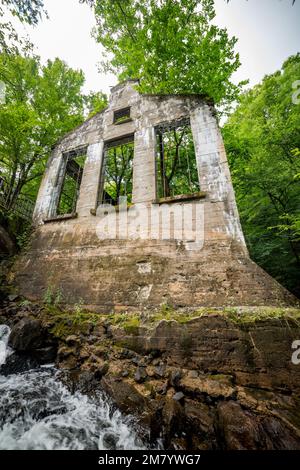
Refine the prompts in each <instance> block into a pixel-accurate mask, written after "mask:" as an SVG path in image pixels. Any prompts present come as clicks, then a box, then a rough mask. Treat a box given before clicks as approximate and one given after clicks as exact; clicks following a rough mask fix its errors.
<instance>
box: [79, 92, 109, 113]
mask: <svg viewBox="0 0 300 470" xmlns="http://www.w3.org/2000/svg"><path fill="white" fill-rule="evenodd" d="M85 102H86V107H87V112H88V118H90V117H92V116H94V115H95V114H97V113H99V112H100V111H102V110H103V109H105V108H106V107H107V104H108V100H107V95H106V94H105V93H103V92H102V91H97V92H90V93H89V94H88V95H87V96H86V98H85Z"/></svg>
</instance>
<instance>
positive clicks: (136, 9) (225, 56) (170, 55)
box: [85, 0, 241, 105]
mask: <svg viewBox="0 0 300 470" xmlns="http://www.w3.org/2000/svg"><path fill="white" fill-rule="evenodd" d="M85 1H86V2H87V3H89V4H90V5H92V6H93V7H94V11H95V15H96V19H97V28H96V32H95V35H96V38H97V40H98V42H100V43H101V44H102V45H103V46H104V49H105V51H106V53H107V60H106V61H105V62H103V63H102V65H103V68H104V69H105V70H106V71H112V72H113V73H117V74H118V75H119V79H120V80H124V79H127V78H140V79H141V84H140V91H142V92H149V93H199V94H203V95H206V96H208V97H210V98H211V99H213V100H214V102H215V103H216V104H222V105H224V104H228V103H230V102H232V101H233V100H234V99H235V98H236V97H237V94H238V92H239V90H240V85H241V84H239V85H235V84H233V83H232V81H231V76H232V73H233V72H234V71H235V70H237V68H238V67H239V65H240V61H239V56H238V54H237V53H235V52H234V46H235V43H236V41H237V40H236V38H229V36H228V34H227V31H226V29H222V28H219V27H218V26H216V25H214V24H213V23H212V21H213V19H214V17H215V11H214V2H213V0H115V1H114V2H113V8H112V2H111V1H110V0H85Z"/></svg>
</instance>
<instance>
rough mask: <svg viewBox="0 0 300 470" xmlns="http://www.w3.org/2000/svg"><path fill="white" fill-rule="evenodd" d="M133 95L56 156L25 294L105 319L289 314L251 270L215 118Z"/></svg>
mask: <svg viewBox="0 0 300 470" xmlns="http://www.w3.org/2000/svg"><path fill="white" fill-rule="evenodd" d="M136 85H137V83H136V82H135V81H133V80H128V81H126V82H124V83H121V84H119V85H117V86H115V87H114V88H113V89H112V91H111V96H110V101H109V105H108V107H107V108H106V109H105V110H103V111H102V112H100V113H98V114H96V115H95V116H93V117H91V118H90V119H88V120H87V121H85V122H84V123H83V124H82V125H80V126H79V127H77V128H76V129H74V130H73V131H71V132H69V133H68V134H67V135H66V136H65V137H64V138H62V139H61V140H60V141H59V142H58V143H57V145H56V146H55V148H54V150H53V153H52V155H51V157H50V159H49V161H48V164H47V167H46V171H45V174H44V178H43V180H42V183H41V186H40V190H39V194H38V198H37V201H36V206H35V211H34V223H35V226H36V228H35V231H34V234H33V237H32V241H31V245H30V247H29V249H28V250H27V252H26V253H25V254H23V256H22V257H21V259H20V261H19V265H18V269H17V275H16V283H17V285H18V286H19V289H20V291H21V293H23V294H26V296H27V297H29V298H32V299H41V298H43V297H44V295H45V292H46V291H47V289H48V290H49V289H50V290H51V292H52V293H54V294H55V292H60V293H61V295H62V296H63V300H64V302H66V303H67V304H75V303H78V302H81V303H82V304H83V305H85V306H86V307H87V308H89V309H93V310H95V311H101V312H109V311H122V310H124V311H126V310H140V309H143V308H156V307H159V306H160V305H162V304H168V305H171V306H173V307H177V308H178V307H193V308H197V307H200V306H229V305H287V304H291V303H293V302H294V298H293V296H292V295H291V294H290V293H289V292H288V291H286V290H285V289H284V288H283V287H282V286H280V285H279V284H278V283H277V282H276V281H275V280H274V279H272V278H271V277H270V276H269V275H268V274H267V273H265V272H264V271H263V270H262V269H261V268H260V267H258V266H257V265H256V264H255V263H254V262H253V261H251V260H250V258H249V255H248V251H247V248H246V244H245V240H244V236H243V232H242V229H241V225H240V221H239V215H238V211H237V206H236V202H235V196H234V191H233V187H232V183H231V177H230V172H229V167H228V163H227V159H226V153H225V149H224V145H223V141H222V137H221V133H220V130H219V127H218V124H217V120H216V116H215V111H214V108H213V106H212V105H211V104H210V103H209V102H207V101H206V100H205V99H204V98H203V97H201V96H198V95H149V94H140V93H138V92H137V91H136Z"/></svg>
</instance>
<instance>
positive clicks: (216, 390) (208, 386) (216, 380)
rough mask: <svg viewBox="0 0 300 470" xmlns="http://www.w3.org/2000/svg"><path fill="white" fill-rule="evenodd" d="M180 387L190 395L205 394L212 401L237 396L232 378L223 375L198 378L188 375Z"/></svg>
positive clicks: (200, 376)
mask: <svg viewBox="0 0 300 470" xmlns="http://www.w3.org/2000/svg"><path fill="white" fill-rule="evenodd" d="M180 387H181V388H182V390H183V391H184V392H185V393H187V394H188V395H195V394H196V395H197V394H201V393H205V394H206V395H207V396H208V398H210V399H216V398H218V397H225V398H229V397H232V396H234V394H235V388H234V386H233V385H232V377H231V376H226V375H222V374H216V375H199V376H198V377H196V378H191V376H190V374H188V375H187V376H185V377H183V378H182V380H181V382H180Z"/></svg>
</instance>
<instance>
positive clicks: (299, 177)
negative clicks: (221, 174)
mask: <svg viewBox="0 0 300 470" xmlns="http://www.w3.org/2000/svg"><path fill="white" fill-rule="evenodd" d="M299 77H300V54H297V55H295V56H291V57H290V58H289V59H288V60H286V61H285V63H284V64H283V66H282V69H281V70H280V71H277V72H276V73H274V74H272V75H269V76H266V77H265V78H264V80H263V81H262V83H261V84H259V85H256V86H255V87H254V88H252V89H251V90H249V91H248V92H246V93H244V94H243V95H242V97H241V99H240V104H239V106H238V107H237V109H236V110H235V112H234V113H233V114H232V116H231V117H230V118H229V120H228V122H227V123H226V125H225V126H224V129H223V135H224V139H225V145H226V149H227V154H228V158H229V162H230V165H231V172H232V177H233V183H234V187H235V192H236V197H237V202H238V207H239V211H240V216H241V221H242V225H243V229H244V232H245V235H246V239H247V242H248V245H249V248H250V253H251V255H252V257H253V259H255V261H257V263H258V264H260V265H261V266H262V267H264V268H265V269H266V270H267V271H268V272H269V273H270V274H272V275H273V276H275V277H276V278H277V279H278V280H279V281H280V282H282V283H283V284H285V285H286V286H287V287H289V288H290V289H292V290H294V292H295V293H298V295H299V294H300V285H299V279H300V151H299V149H300V104H294V103H293V100H292V95H293V93H294V91H295V90H294V89H293V87H292V85H293V83H294V82H295V81H296V80H298V79H299Z"/></svg>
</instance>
